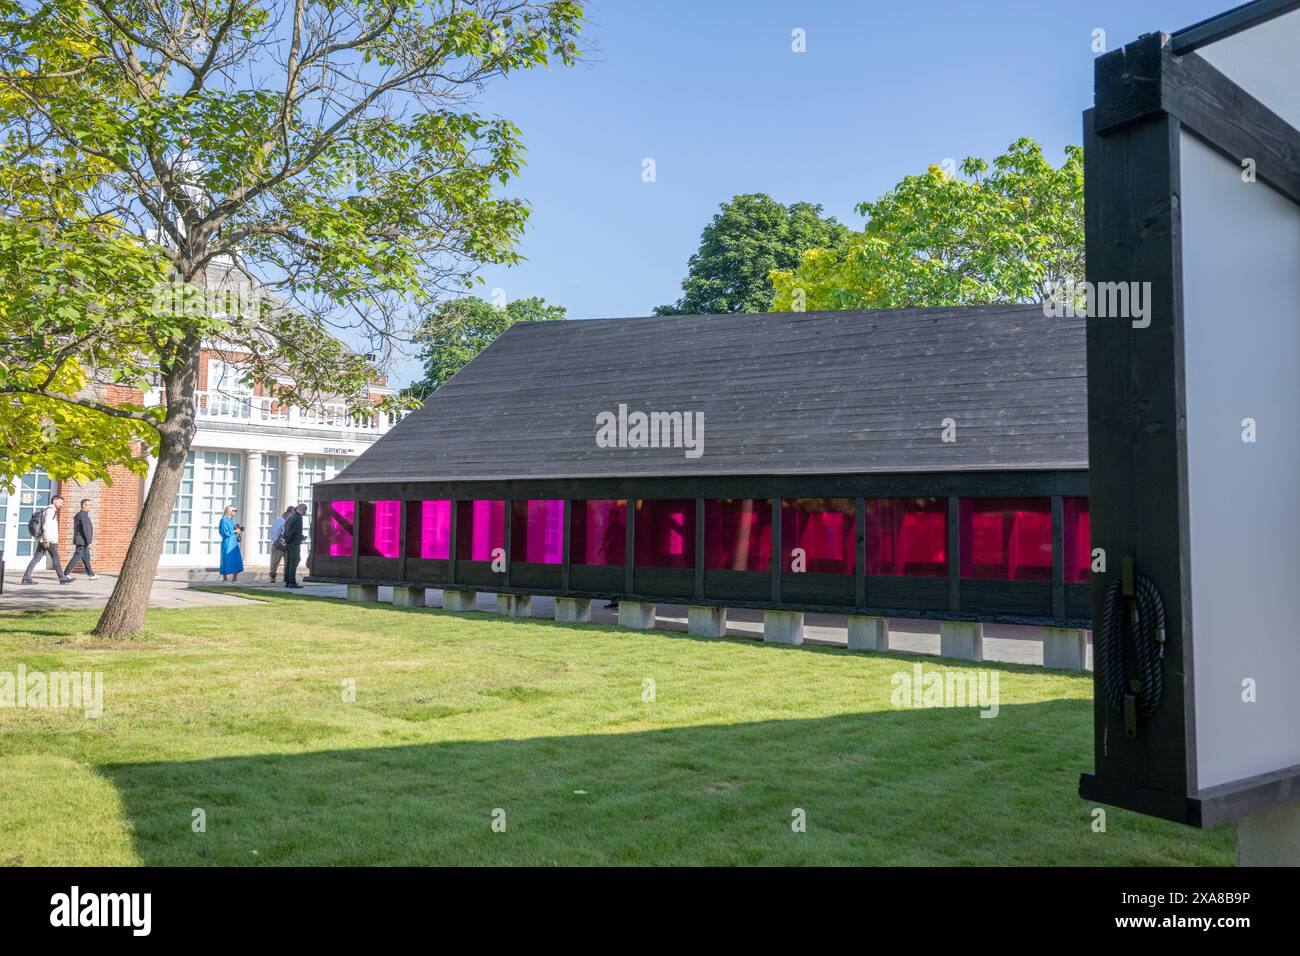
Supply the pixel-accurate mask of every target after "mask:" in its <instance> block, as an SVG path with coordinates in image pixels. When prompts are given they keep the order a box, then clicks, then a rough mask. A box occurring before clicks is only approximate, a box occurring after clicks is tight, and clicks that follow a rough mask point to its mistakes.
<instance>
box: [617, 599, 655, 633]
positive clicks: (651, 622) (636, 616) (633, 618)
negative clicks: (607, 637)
mask: <svg viewBox="0 0 1300 956" xmlns="http://www.w3.org/2000/svg"><path fill="white" fill-rule="evenodd" d="M618 623H619V626H620V627H634V628H636V629H637V630H639V631H647V630H649V629H650V628H652V627H654V626H655V606H654V605H653V604H651V603H649V602H646V601H620V602H619V605H618Z"/></svg>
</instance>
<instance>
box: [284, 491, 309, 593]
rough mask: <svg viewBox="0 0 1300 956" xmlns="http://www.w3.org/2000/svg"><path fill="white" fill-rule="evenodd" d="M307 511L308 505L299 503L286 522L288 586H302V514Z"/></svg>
mask: <svg viewBox="0 0 1300 956" xmlns="http://www.w3.org/2000/svg"><path fill="white" fill-rule="evenodd" d="M306 513H307V506H306V505H305V504H302V503H299V505H298V507H296V508H294V509H293V514H291V515H289V520H288V521H286V522H285V523H284V586H285V587H287V588H300V587H302V585H301V584H299V583H298V564H299V563H300V562H301V561H302V541H303V537H304V535H303V527H302V516H303V515H305V514H306Z"/></svg>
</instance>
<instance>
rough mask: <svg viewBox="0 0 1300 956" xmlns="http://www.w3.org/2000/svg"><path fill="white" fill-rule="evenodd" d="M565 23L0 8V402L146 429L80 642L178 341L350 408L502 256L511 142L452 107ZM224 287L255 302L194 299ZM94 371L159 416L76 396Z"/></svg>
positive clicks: (150, 553) (487, 6)
mask: <svg viewBox="0 0 1300 956" xmlns="http://www.w3.org/2000/svg"><path fill="white" fill-rule="evenodd" d="M581 24H582V10H581V7H580V6H579V4H578V3H577V2H574V0H550V2H525V0H347V2H342V3H340V2H335V0H295V2H294V3H291V4H282V3H278V2H275V0H0V149H3V159H4V160H5V165H6V167H7V168H8V169H9V170H10V174H8V175H7V176H6V179H5V183H4V185H5V189H4V190H3V191H2V192H0V203H2V205H0V218H3V219H4V220H6V226H5V233H4V236H5V239H4V241H5V242H6V243H7V245H5V246H3V247H0V251H3V252H4V254H5V255H6V258H8V256H9V255H10V254H14V255H17V256H20V257H25V258H26V260H27V261H31V260H32V259H33V258H35V259H36V260H38V261H37V263H36V264H37V268H34V269H25V268H20V266H19V264H18V263H17V262H16V261H11V262H9V263H7V265H6V266H4V267H3V268H4V273H5V276H6V277H13V278H14V279H15V286H14V287H13V288H11V289H6V290H5V297H4V298H0V304H2V305H3V306H4V309H3V311H2V312H0V345H3V352H4V356H5V358H4V361H3V363H0V399H6V398H7V397H10V396H23V397H24V398H23V399H22V400H23V401H27V400H28V399H37V400H39V404H40V406H41V408H42V409H48V408H52V407H53V406H52V405H51V404H49V403H62V404H63V405H66V406H75V407H76V408H77V409H78V410H80V411H78V413H77V414H81V413H82V412H90V413H96V414H100V415H102V416H105V417H108V418H116V419H121V420H123V421H130V422H133V423H135V425H138V426H143V427H145V428H149V429H153V430H154V432H155V433H156V436H155V440H154V443H153V444H154V445H155V447H156V449H157V454H158V462H157V466H156V468H155V470H154V479H153V481H152V482H151V484H150V490H149V495H148V497H147V499H146V502H145V505H144V508H143V510H142V513H141V516H140V521H139V524H138V525H137V528H136V533H135V536H134V537H133V539H132V543H131V546H130V548H129V550H128V554H127V558H126V563H125V565H124V567H123V572H122V575H121V577H120V578H119V580H118V584H117V587H116V589H115V591H114V594H113V596H112V598H110V600H109V603H108V607H107V608H106V610H105V614H104V617H103V618H102V619H101V622H100V628H99V630H100V633H125V632H130V631H135V630H139V628H140V627H141V626H142V625H143V617H144V608H145V606H146V601H147V596H148V587H149V582H150V581H151V580H152V577H153V573H154V570H155V569H156V566H157V560H158V555H159V554H160V553H161V548H162V539H163V536H164V534H165V530H166V524H167V516H168V515H169V514H170V512H171V508H172V503H173V501H174V499H175V495H176V490H177V488H178V487H179V484H180V479H181V474H182V471H183V468H184V463H185V458H186V454H187V452H188V449H189V447H190V444H191V442H192V440H193V437H194V433H195V400H196V399H195V392H196V390H197V384H198V365H199V355H200V350H201V348H202V347H204V346H205V345H206V346H213V345H219V347H220V348H221V349H222V350H223V351H224V352H226V353H227V354H228V355H229V356H230V359H231V360H232V361H234V362H236V363H237V365H238V367H240V368H241V369H242V375H243V377H244V379H245V383H246V384H260V385H263V386H264V387H266V388H268V389H273V390H274V391H275V393H276V394H277V395H278V397H279V398H280V399H281V401H282V402H286V403H296V404H300V405H306V404H310V403H311V402H313V401H315V400H316V399H318V398H319V397H321V396H326V395H328V396H331V397H333V396H342V397H343V398H345V399H346V400H348V401H349V402H350V403H351V404H353V406H354V407H355V406H358V405H361V404H363V403H365V402H366V401H367V400H368V399H367V396H366V390H365V385H366V383H367V382H368V381H370V380H372V379H373V377H374V376H375V375H376V374H377V370H376V368H375V366H374V364H373V363H372V362H371V361H370V360H369V359H368V358H367V355H368V354H373V355H377V356H379V357H380V359H381V360H382V359H383V358H384V357H385V356H387V355H388V354H389V353H390V350H391V349H392V347H393V345H394V343H395V342H397V341H400V340H401V339H402V338H405V337H409V335H410V333H411V332H412V331H413V330H414V328H416V327H418V326H419V324H420V321H421V319H422V318H423V317H424V316H425V315H427V314H429V313H430V312H431V311H432V310H434V309H435V308H436V307H437V305H438V303H439V302H440V301H441V300H442V299H444V298H445V297H446V295H448V294H463V292H464V290H465V289H466V288H467V287H469V286H470V284H471V283H472V282H473V281H474V279H475V274H476V271H477V269H478V268H479V267H480V266H481V265H483V264H485V263H511V262H515V261H517V260H518V258H519V257H518V253H517V252H516V250H515V243H516V241H517V240H518V238H519V236H520V235H521V234H522V229H523V225H524V222H525V219H526V217H527V214H528V209H527V206H526V204H525V203H524V202H522V201H521V200H519V199H516V198H513V197H510V196H508V195H504V194H503V192H502V189H503V187H504V186H506V185H507V184H508V183H509V181H510V180H511V178H512V177H513V176H514V175H515V174H516V173H517V172H518V170H519V168H520V165H521V162H522V150H523V146H522V141H521V135H520V131H519V130H518V129H517V128H516V127H515V126H514V125H513V124H512V123H510V122H509V121H508V120H506V119H503V118H499V117H493V118H488V117H484V116H481V115H479V114H478V113H476V112H475V111H474V110H473V109H471V108H470V106H471V101H472V100H473V98H474V96H475V95H476V94H477V93H478V92H479V91H480V90H481V89H482V88H483V86H484V85H485V84H487V83H489V82H491V81H493V80H495V79H498V78H500V77H503V76H506V75H508V74H510V73H512V72H514V71H516V70H521V69H528V68H532V67H536V66H540V65H544V64H547V63H550V62H559V63H563V64H568V63H572V62H573V61H574V59H575V58H576V57H577V55H578V52H579V51H578V46H577V37H578V33H579V30H580V28H581ZM218 267H220V268H219V269H218ZM226 270H229V271H230V273H233V274H235V275H237V276H240V277H242V279H243V280H245V283H244V287H246V288H251V289H253V290H254V291H255V292H256V293H257V294H256V295H254V296H250V297H249V298H248V299H247V300H241V301H240V302H239V304H238V306H237V307H234V308H232V307H231V304H230V302H229V299H228V298H227V297H224V296H219V295H214V293H213V290H212V289H211V288H209V285H210V282H209V280H210V278H211V275H212V274H213V273H214V272H216V271H222V272H223V273H224V272H226ZM149 286H151V287H152V288H153V293H152V295H150V296H148V297H147V301H146V297H145V296H143V295H142V292H143V290H144V288H145V287H149ZM345 338H346V339H349V340H351V342H352V343H354V344H357V345H359V347H357V348H352V347H349V346H348V345H345V344H344V341H343V340H344V339H345ZM97 374H108V375H109V376H110V377H111V381H113V382H115V383H116V384H119V385H122V386H126V387H130V388H139V389H144V388H148V387H154V386H155V385H156V386H157V388H158V393H159V394H160V396H161V399H162V406H161V408H160V409H152V408H142V407H137V406H132V405H129V404H122V403H114V402H112V401H110V400H108V399H106V398H104V397H100V396H98V395H90V396H87V395H86V394H83V393H81V392H79V391H73V389H75V388H79V387H80V385H81V384H82V383H83V380H82V378H81V377H80V376H83V375H84V376H89V377H92V378H93V377H94V376H95V375H97ZM285 378H287V379H290V380H291V381H292V384H291V385H288V386H285V385H283V384H281V382H282V381H283V380H284V379H285ZM118 427H120V426H118ZM132 427H133V426H132ZM37 434H47V435H48V434H51V430H50V429H48V428H47V429H45V430H44V431H38V432H37ZM83 434H84V435H85V436H86V437H87V438H93V437H94V436H96V435H98V434H99V432H98V431H96V430H95V429H89V428H88V429H86V430H85V431H84V432H83ZM23 437H24V436H15V438H16V439H17V438H23ZM25 437H26V438H30V437H31V434H30V430H29V434H28V435H27V436H25ZM109 437H110V438H111V439H112V440H116V438H117V437H120V436H109ZM107 454H108V453H107V452H103V451H101V452H95V453H92V454H89V455H87V456H86V459H85V464H86V467H87V468H88V469H89V470H91V471H95V470H97V467H98V463H99V461H102V460H104V459H105V457H106V456H107ZM97 459H98V460H97Z"/></svg>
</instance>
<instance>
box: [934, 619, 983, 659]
mask: <svg viewBox="0 0 1300 956" xmlns="http://www.w3.org/2000/svg"><path fill="white" fill-rule="evenodd" d="M939 655H940V656H941V657H959V658H961V659H962V660H966V661H982V660H984V625H983V624H981V623H980V622H978V621H940V622H939Z"/></svg>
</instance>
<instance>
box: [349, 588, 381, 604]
mask: <svg viewBox="0 0 1300 956" xmlns="http://www.w3.org/2000/svg"><path fill="white" fill-rule="evenodd" d="M348 600H349V601H378V600H379V588H378V587H376V586H375V585H373V584H349V585H348Z"/></svg>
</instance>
